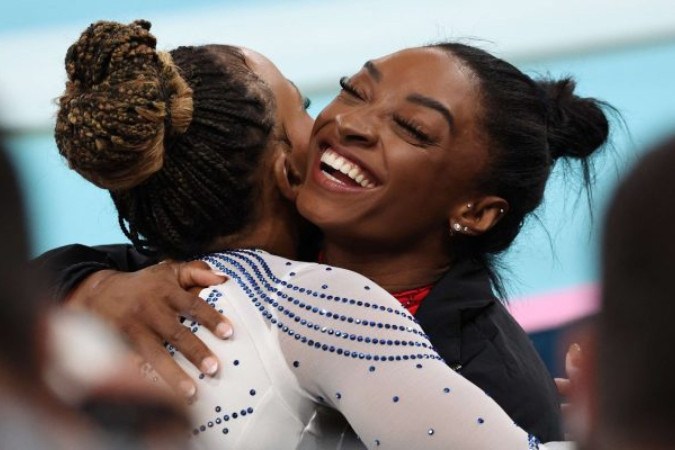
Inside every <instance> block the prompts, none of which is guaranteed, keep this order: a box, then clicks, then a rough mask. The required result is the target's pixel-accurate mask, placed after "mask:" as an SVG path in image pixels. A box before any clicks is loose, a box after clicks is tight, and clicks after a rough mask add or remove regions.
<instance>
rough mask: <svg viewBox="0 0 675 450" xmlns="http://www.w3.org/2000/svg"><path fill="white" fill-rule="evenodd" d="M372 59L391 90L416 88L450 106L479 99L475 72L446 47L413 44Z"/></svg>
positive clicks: (384, 82) (380, 78)
mask: <svg viewBox="0 0 675 450" xmlns="http://www.w3.org/2000/svg"><path fill="white" fill-rule="evenodd" d="M370 63H372V67H373V68H374V69H375V70H377V71H379V72H380V74H379V75H380V76H379V82H380V83H382V84H383V85H386V87H387V89H388V90H392V89H393V90H395V91H401V92H406V93H407V92H409V91H413V90H414V91H415V92H416V93H419V94H422V95H426V96H429V97H432V98H434V99H436V100H439V101H443V102H444V103H446V104H447V105H448V106H449V107H458V106H459V104H461V103H463V102H464V101H467V100H470V101H473V100H476V98H475V96H476V94H477V92H478V80H477V78H476V76H475V75H474V73H473V72H472V71H471V69H469V67H468V66H467V65H466V64H464V63H463V62H462V60H460V59H459V58H458V57H456V56H455V55H453V54H452V53H449V52H447V51H444V50H441V49H438V48H431V47H419V48H411V49H405V50H401V51H399V52H396V53H392V54H390V55H387V56H384V57H382V58H378V59H375V60H372V61H370ZM366 65H368V63H366ZM371 72H372V71H371ZM453 109H454V108H453Z"/></svg>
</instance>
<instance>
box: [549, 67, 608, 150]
mask: <svg viewBox="0 0 675 450" xmlns="http://www.w3.org/2000/svg"><path fill="white" fill-rule="evenodd" d="M538 85H539V87H540V88H541V89H542V90H543V91H544V95H545V96H546V99H547V103H548V107H549V111H548V114H549V116H548V145H549V150H550V152H551V156H552V157H553V158H554V159H557V158H559V157H561V156H562V157H567V158H577V159H585V158H587V157H588V156H590V155H591V154H592V153H593V152H594V151H595V150H597V149H598V148H600V147H601V146H602V145H603V144H604V143H605V142H607V138H608V135H609V122H608V120H607V116H606V115H605V112H604V111H603V106H604V103H602V102H600V101H598V100H596V99H594V98H583V97H578V96H577V95H575V94H574V89H575V88H576V83H575V81H574V80H573V79H572V78H564V79H562V80H557V81H552V80H547V81H540V82H538Z"/></svg>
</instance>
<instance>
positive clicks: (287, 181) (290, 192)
mask: <svg viewBox="0 0 675 450" xmlns="http://www.w3.org/2000/svg"><path fill="white" fill-rule="evenodd" d="M273 171H274V179H275V181H276V184H277V187H278V188H279V191H280V192H281V195H283V196H284V197H285V198H286V199H287V200H290V201H291V202H294V203H295V200H296V198H297V197H298V191H299V188H300V185H301V183H302V176H301V175H300V173H299V171H298V170H297V169H296V167H295V166H294V165H293V162H292V159H291V158H289V153H288V152H286V151H279V152H278V153H277V156H276V159H275V160H274V168H273Z"/></svg>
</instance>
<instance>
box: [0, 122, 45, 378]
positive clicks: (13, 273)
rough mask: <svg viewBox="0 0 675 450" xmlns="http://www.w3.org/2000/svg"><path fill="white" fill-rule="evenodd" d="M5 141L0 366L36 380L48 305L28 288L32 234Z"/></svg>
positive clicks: (0, 160) (0, 182)
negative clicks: (41, 324)
mask: <svg viewBox="0 0 675 450" xmlns="http://www.w3.org/2000/svg"><path fill="white" fill-rule="evenodd" d="M4 142H5V140H4V134H2V133H0V202H1V204H2V205H3V218H2V220H0V233H2V236H3V239H2V240H0V296H1V297H2V298H1V299H0V366H2V367H3V369H2V372H4V373H5V374H7V375H12V376H16V378H17V379H23V380H24V381H28V380H30V381H32V380H34V379H36V378H37V376H38V373H39V370H38V369H39V364H40V361H39V354H40V352H39V347H40V346H41V345H40V343H39V338H38V336H39V333H38V325H39V318H40V316H41V315H42V313H43V311H42V310H43V308H44V307H45V306H46V305H40V304H39V302H38V296H37V295H35V293H34V292H33V291H32V290H29V289H28V286H29V284H28V277H27V273H26V270H27V262H28V255H29V253H28V231H27V228H26V222H25V219H24V208H23V203H22V201H21V195H20V192H19V187H18V184H17V180H16V178H15V176H14V172H13V170H12V167H11V165H10V162H9V160H8V156H7V154H6V150H5V147H4ZM31 282H32V284H33V285H34V284H35V280H31Z"/></svg>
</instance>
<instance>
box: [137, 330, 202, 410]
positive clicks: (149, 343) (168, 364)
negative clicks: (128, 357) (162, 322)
mask: <svg viewBox="0 0 675 450" xmlns="http://www.w3.org/2000/svg"><path fill="white" fill-rule="evenodd" d="M127 333H128V334H129V335H130V338H131V340H132V342H133V344H134V347H135V348H136V351H137V352H138V353H139V354H140V355H141V357H142V358H143V359H145V360H146V361H147V362H148V363H149V364H150V365H151V366H152V368H153V369H154V370H155V372H157V374H158V375H159V376H160V377H162V379H163V380H164V382H165V383H166V384H167V385H169V387H170V388H171V389H172V390H173V391H174V392H176V393H177V394H178V395H180V396H181V397H184V398H186V399H188V400H190V399H192V398H194V396H195V395H196V394H197V385H196V383H195V382H194V381H193V380H192V379H191V378H190V377H189V376H188V375H187V374H186V373H185V371H183V369H181V368H180V366H179V365H178V363H177V362H176V361H175V360H174V359H173V358H172V357H171V355H170V354H169V352H168V351H167V349H166V348H165V347H164V344H163V342H162V340H161V339H160V338H159V337H158V336H156V335H154V334H152V333H149V332H148V331H147V330H146V329H144V328H135V327H133V328H132V329H129V330H128V332H127Z"/></svg>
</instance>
